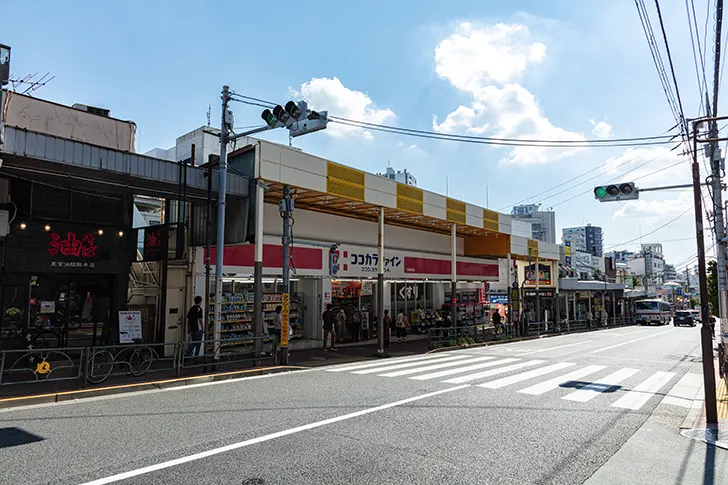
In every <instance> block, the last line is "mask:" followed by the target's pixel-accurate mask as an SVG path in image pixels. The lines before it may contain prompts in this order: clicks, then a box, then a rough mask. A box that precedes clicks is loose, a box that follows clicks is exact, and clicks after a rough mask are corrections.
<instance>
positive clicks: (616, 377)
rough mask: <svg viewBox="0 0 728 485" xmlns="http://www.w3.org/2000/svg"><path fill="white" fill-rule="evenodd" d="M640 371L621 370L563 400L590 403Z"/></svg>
mask: <svg viewBox="0 0 728 485" xmlns="http://www.w3.org/2000/svg"><path fill="white" fill-rule="evenodd" d="M638 372H639V370H637V369H628V368H624V369H619V370H618V371H616V372H613V373H611V374H609V375H608V376H606V377H603V378H601V379H598V380H597V381H595V382H592V383H590V384H588V385H586V386H584V387H582V388H581V389H579V390H577V391H574V392H572V393H571V394H568V395H566V396H564V397H562V398H561V399H566V400H568V401H578V402H588V401H591V400H592V399H594V398H595V397H597V396H598V395H599V394H601V393H603V392H606V391H609V390H610V389H613V388H614V386H616V385H618V384H619V383H620V382H622V381H623V380H625V379H627V378H628V377H631V376H633V375H635V374H636V373H638Z"/></svg>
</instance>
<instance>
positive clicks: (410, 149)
mask: <svg viewBox="0 0 728 485" xmlns="http://www.w3.org/2000/svg"><path fill="white" fill-rule="evenodd" d="M397 148H399V149H400V150H402V151H403V152H404V154H405V155H408V156H411V157H420V156H423V155H424V154H425V151H424V150H423V149H421V148H420V147H418V146H417V145H415V144H409V143H405V142H403V141H402V140H399V141H398V142H397Z"/></svg>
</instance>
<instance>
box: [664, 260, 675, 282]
mask: <svg viewBox="0 0 728 485" xmlns="http://www.w3.org/2000/svg"><path fill="white" fill-rule="evenodd" d="M664 268H665V269H663V271H662V275H663V277H664V278H665V281H679V278H678V274H677V271H675V265H674V264H665V266H664Z"/></svg>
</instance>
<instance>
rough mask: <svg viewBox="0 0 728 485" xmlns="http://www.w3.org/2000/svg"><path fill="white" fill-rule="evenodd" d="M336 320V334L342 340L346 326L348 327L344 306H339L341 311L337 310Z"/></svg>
mask: <svg viewBox="0 0 728 485" xmlns="http://www.w3.org/2000/svg"><path fill="white" fill-rule="evenodd" d="M334 322H335V323H336V336H337V338H338V341H339V342H341V341H342V340H343V339H344V328H346V312H345V311H344V309H343V308H339V311H338V312H336V316H335V317H334Z"/></svg>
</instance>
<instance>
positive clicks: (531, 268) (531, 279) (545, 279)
mask: <svg viewBox="0 0 728 485" xmlns="http://www.w3.org/2000/svg"><path fill="white" fill-rule="evenodd" d="M518 273H519V274H518V279H519V281H523V282H524V286H525V287H527V288H528V287H532V288H533V287H535V286H536V275H537V274H538V286H539V287H540V288H554V287H555V284H556V283H555V277H554V276H555V275H554V263H553V261H539V263H538V271H537V269H536V263H535V262H530V263H528V262H519V263H518Z"/></svg>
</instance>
